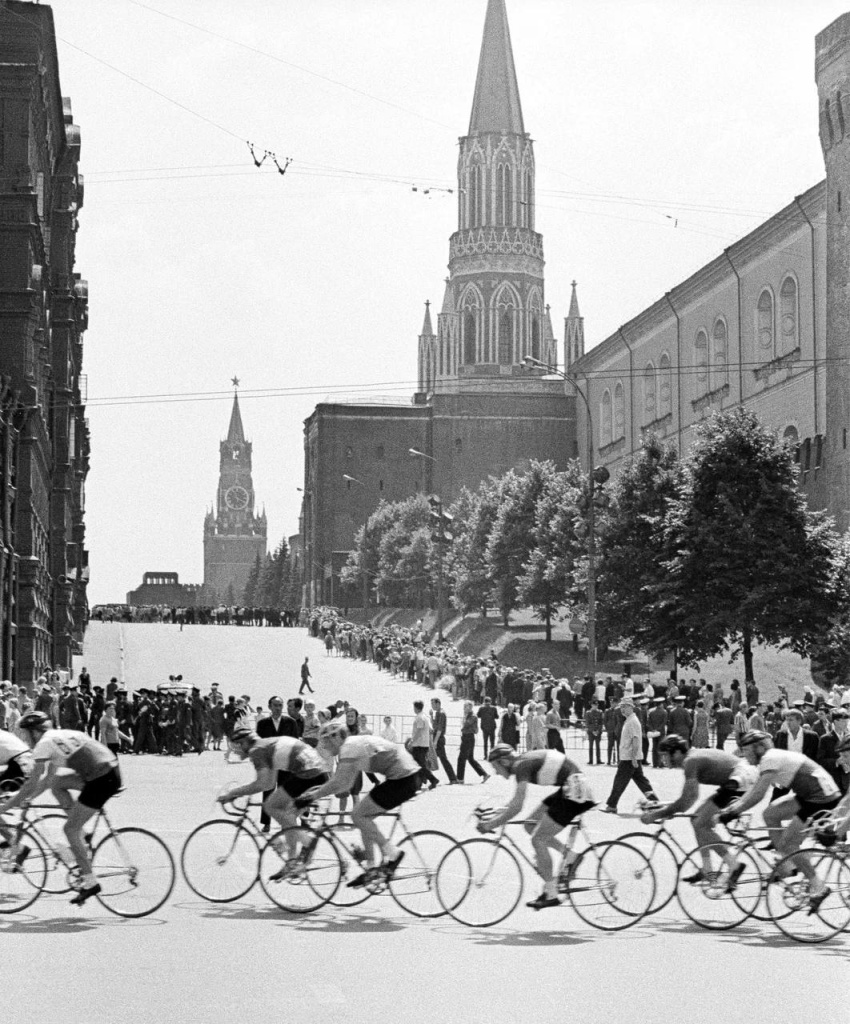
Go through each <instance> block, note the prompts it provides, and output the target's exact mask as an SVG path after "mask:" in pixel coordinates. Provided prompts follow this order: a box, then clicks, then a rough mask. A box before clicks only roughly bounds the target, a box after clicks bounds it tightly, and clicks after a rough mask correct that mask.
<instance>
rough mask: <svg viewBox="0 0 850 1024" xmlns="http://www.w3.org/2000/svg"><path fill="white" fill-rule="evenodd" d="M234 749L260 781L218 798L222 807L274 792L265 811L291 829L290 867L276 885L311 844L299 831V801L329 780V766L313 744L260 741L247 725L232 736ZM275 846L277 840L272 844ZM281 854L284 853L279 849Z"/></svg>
mask: <svg viewBox="0 0 850 1024" xmlns="http://www.w3.org/2000/svg"><path fill="white" fill-rule="evenodd" d="M230 748H231V750H233V751H234V752H235V753H236V754H237V755H238V756H239V757H240V759H241V760H243V761H244V760H245V758H248V760H250V762H251V764H252V765H253V766H254V770H255V772H256V777H255V779H254V781H253V782H248V783H246V784H245V785H244V786H236V787H234V788H233V789H231V790H228V792H226V793H222V794H221V796H219V797H218V802H219V803H220V804H226V803H230V801H232V800H236V799H238V798H239V797H241V796H251V795H252V794H253V793H266V792H268V791H269V790H271V792H270V793H269V795H268V796H267V797H266V799H265V800H264V801H263V810H264V811H265V812H266V814H268V816H269V817H270V818H274V820H275V821H276V822H277V823H278V825H280V827H281V828H282V829H287V832H286V834H285V837H286V845H287V847H288V852H289V858H290V863H288V864H284V866H283V867H282V868H281V869H280V871H277V872H276V873H275V874H273V875H272V876H271V881H272V882H279V881H280V880H281V879H282V878H285V877H286V876H287V874H288V873H289V872H290V871H291V870H292V861H293V859H294V858H295V857H296V855H297V852H298V844H299V843H304V842H306V840H307V834H306V833H305V832H303V831H301V830H300V829H298V827H297V826H298V815H297V813H296V809H295V802H294V801H295V800H296V798H297V797H299V796H301V794H302V793H305V792H306V791H307V790H309V789H313V788H315V787H316V786H319V785H321V784H322V783H324V782H327V780H328V773H327V768H326V766H325V762H324V761H323V760H322V759H321V757H319V755H318V754H317V753H316V751H315V749H314V748H313V747H311V746H310V744H309V743H304V742H303V740H299V739H296V738H295V737H294V736H277V737H271V738H269V739H260V737H259V736H258V735H257V734H256V733H255V732H254V730H253V729H250V728H249V727H248V726H245V725H237V726H236V728H235V729H234V730H233V732H232V734H231V736H230ZM272 842H275V840H272ZM276 849H278V852H279V853H281V852H282V849H280V848H278V847H276Z"/></svg>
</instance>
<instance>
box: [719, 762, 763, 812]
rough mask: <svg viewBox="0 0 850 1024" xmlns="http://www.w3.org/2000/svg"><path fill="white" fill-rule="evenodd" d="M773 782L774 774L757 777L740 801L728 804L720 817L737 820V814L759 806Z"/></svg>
mask: <svg viewBox="0 0 850 1024" xmlns="http://www.w3.org/2000/svg"><path fill="white" fill-rule="evenodd" d="M775 781H776V772H765V773H764V774H763V775H759V777H758V781H757V782H756V784H755V785H754V786H753V788H752V789H751V790H749V791H748V792H746V793H745V794H744V795H743V796H742V797H741V799H740V800H736V801H735V802H734V803H731V804H729V806H728V807H727V808H726V810H725V811H723V813H722V817H724V818H727V817H728V818H729V819H730V820H731V819H732V818H737V817H738V815H739V814H743V812H744V811H748V810H749V809H750V808H751V807H755V805H756V804H760V803H761V802H762V800H763V799H764V798H765V796H766V795H767V791H768V790H769V789H770V787H771V786H772V785H773V784H774V782H775Z"/></svg>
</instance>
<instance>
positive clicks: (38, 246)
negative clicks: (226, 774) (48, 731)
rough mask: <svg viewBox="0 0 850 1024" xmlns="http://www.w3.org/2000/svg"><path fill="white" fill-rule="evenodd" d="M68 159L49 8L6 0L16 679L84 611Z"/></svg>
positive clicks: (4, 259) (79, 335)
mask: <svg viewBox="0 0 850 1024" xmlns="http://www.w3.org/2000/svg"><path fill="white" fill-rule="evenodd" d="M79 158H80V131H79V128H77V126H76V125H75V124H74V123H73V120H72V116H71V105H70V101H69V100H68V99H67V98H63V96H62V94H61V90H60V84H59V67H58V60H57V54H56V37H55V30H54V25H53V15H52V12H51V10H50V8H49V7H44V6H39V5H37V4H31V3H21V2H15V0H9V2H7V3H4V4H3V5H2V7H0V371H2V375H3V391H4V398H3V401H2V407H0V448H1V449H2V450H0V457H2V459H3V465H2V467H0V486H2V503H1V504H2V508H0V514H2V521H3V522H2V529H3V534H4V549H5V550H4V552H3V561H2V564H0V594H2V597H0V614H2V616H3V621H2V624H0V631H2V638H3V647H2V652H3V653H2V658H3V665H2V670H3V674H4V676H5V677H7V678H10V677H11V678H13V679H15V680H16V681H18V682H20V683H21V684H28V683H30V682H31V681H32V680H33V679H34V678H36V677H37V676H38V675H39V674H40V673H42V672H44V671H46V670H48V669H49V668H51V667H66V668H67V667H69V666H70V664H71V654H72V652H73V651H74V649H75V648H76V646H77V645H78V644H79V642H80V641H81V639H82V632H83V630H84V628H85V622H86V618H87V611H88V607H87V601H86V586H87V583H88V572H89V570H88V552H87V550H86V547H85V521H84V509H85V480H86V475H87V473H88V469H89V430H88V424H87V421H86V418H85V404H84V403H85V378H84V377H83V375H82V361H83V332H84V331H85V329H86V327H87V323H88V289H87V285H86V282H85V281H83V280H82V279H81V278H80V275H79V274H78V273H77V272H76V271H75V255H74V248H75V240H76V233H77V229H78V215H79V211H80V208H81V207H82V205H83V180H82V176H81V175H80V173H79V167H78V165H79Z"/></svg>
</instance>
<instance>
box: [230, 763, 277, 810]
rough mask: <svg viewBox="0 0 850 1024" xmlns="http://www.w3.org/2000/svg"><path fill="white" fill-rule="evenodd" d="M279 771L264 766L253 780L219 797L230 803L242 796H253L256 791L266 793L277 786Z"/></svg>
mask: <svg viewBox="0 0 850 1024" xmlns="http://www.w3.org/2000/svg"><path fill="white" fill-rule="evenodd" d="M276 775H277V772H275V770H274V769H273V768H263V769H262V771H258V772H257V777H256V778H255V779H254V781H253V782H246V783H245V785H244V786H236V787H235V789H230V790H228V791H227V792H226V793H222V795H221V796H220V797H219V802H220V803H229V802H230V801H231V800H237V799H238V798H239V797H240V796H252V795H253V794H254V793H265V792H267V791H268V790H270V789H274V788H275V784H276V781H277V780H276Z"/></svg>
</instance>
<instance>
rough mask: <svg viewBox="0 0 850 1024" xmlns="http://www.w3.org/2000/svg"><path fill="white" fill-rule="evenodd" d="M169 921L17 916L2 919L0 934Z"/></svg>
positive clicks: (74, 932)
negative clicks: (23, 917)
mask: <svg viewBox="0 0 850 1024" xmlns="http://www.w3.org/2000/svg"><path fill="white" fill-rule="evenodd" d="M163 924H167V922H166V921H165V920H164V919H163V918H160V917H145V918H133V919H129V918H124V917H107V918H103V919H97V918H91V917H86V918H77V917H48V918H43V919H40V918H34V917H28V918H25V919H23V920H22V919H20V918H16V919H15V920H14V921H0V935H40V934H41V935H79V934H81V933H82V932H90V931H97V930H100V929H102V928H109V927H115V926H116V925H120V926H121V927H124V928H132V927H139V926H140V925H141V926H143V927H149V926H151V925H163Z"/></svg>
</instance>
